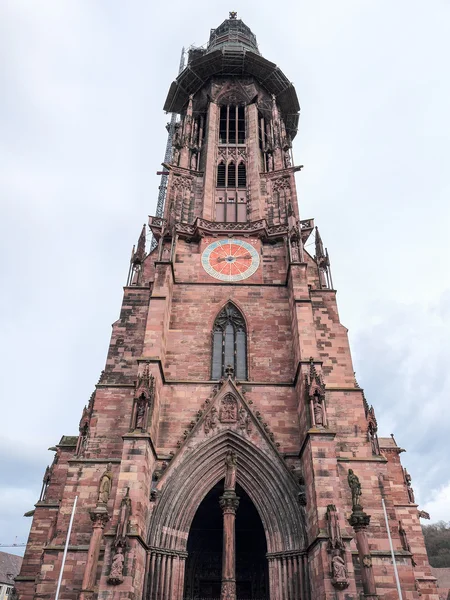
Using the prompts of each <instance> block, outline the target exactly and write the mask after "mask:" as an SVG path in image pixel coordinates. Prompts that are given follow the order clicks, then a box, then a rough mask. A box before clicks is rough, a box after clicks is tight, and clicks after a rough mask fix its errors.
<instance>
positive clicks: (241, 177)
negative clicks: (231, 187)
mask: <svg viewBox="0 0 450 600" xmlns="http://www.w3.org/2000/svg"><path fill="white" fill-rule="evenodd" d="M246 186H247V174H246V170H245V164H244V163H243V162H241V163H239V164H238V187H246Z"/></svg>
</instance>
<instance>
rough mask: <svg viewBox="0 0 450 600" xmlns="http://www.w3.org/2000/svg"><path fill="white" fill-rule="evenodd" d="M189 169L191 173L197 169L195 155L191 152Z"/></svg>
mask: <svg viewBox="0 0 450 600" xmlns="http://www.w3.org/2000/svg"><path fill="white" fill-rule="evenodd" d="M191 169H192V170H193V171H195V170H196V169H197V155H196V154H195V152H193V153H192V156H191Z"/></svg>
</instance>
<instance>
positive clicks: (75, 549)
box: [44, 544, 89, 552]
mask: <svg viewBox="0 0 450 600" xmlns="http://www.w3.org/2000/svg"><path fill="white" fill-rule="evenodd" d="M67 549H68V551H69V552H87V551H88V550H89V544H87V545H83V544H80V545H76V546H72V545H70V544H69V547H68V548H67ZM44 550H45V551H46V552H47V551H48V552H61V551H63V550H64V544H61V545H59V544H58V545H54V546H53V545H48V546H44Z"/></svg>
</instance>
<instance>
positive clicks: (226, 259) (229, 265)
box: [202, 239, 259, 281]
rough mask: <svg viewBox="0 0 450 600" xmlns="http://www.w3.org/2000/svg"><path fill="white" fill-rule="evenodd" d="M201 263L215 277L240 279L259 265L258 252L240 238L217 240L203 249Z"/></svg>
mask: <svg viewBox="0 0 450 600" xmlns="http://www.w3.org/2000/svg"><path fill="white" fill-rule="evenodd" d="M202 265H203V268H204V269H205V271H206V272H207V273H209V275H211V276H212V277H215V278H216V279H220V280H221V281H242V280H243V279H247V277H250V275H253V273H254V272H255V271H256V269H257V268H258V267H259V254H258V252H257V251H256V250H255V249H254V248H253V246H252V245H251V244H248V243H247V242H243V241H242V240H234V239H232V240H231V239H227V240H218V241H217V242H213V243H212V244H209V246H207V247H206V248H205V249H204V250H203V254H202Z"/></svg>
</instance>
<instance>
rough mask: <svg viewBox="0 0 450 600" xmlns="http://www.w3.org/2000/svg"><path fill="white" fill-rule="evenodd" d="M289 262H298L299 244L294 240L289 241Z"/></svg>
mask: <svg viewBox="0 0 450 600" xmlns="http://www.w3.org/2000/svg"><path fill="white" fill-rule="evenodd" d="M291 260H292V262H300V249H299V243H298V240H296V239H291Z"/></svg>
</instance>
